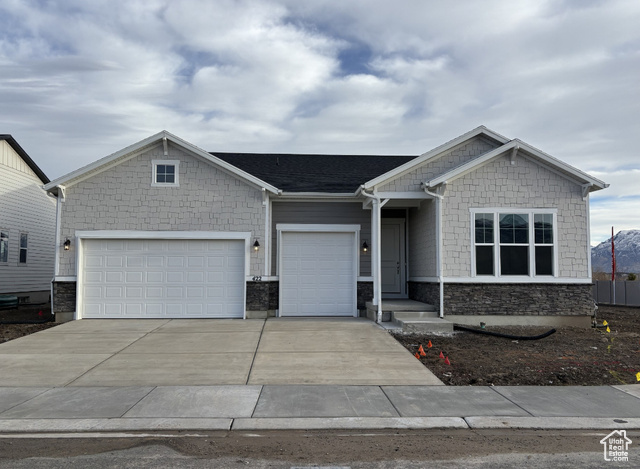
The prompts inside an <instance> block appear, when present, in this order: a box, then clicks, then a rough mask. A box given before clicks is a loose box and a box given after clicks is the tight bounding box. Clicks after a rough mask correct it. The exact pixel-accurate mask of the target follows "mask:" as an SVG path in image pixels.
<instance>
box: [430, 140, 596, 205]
mask: <svg viewBox="0 0 640 469" xmlns="http://www.w3.org/2000/svg"><path fill="white" fill-rule="evenodd" d="M505 156H507V157H508V158H509V159H510V163H511V164H512V165H515V164H517V160H518V159H519V158H525V159H528V160H530V161H531V162H532V163H534V164H537V165H538V166H541V167H544V168H546V169H547V170H549V171H551V172H554V173H556V174H558V175H560V176H561V177H563V178H564V179H565V182H567V181H568V182H570V183H574V184H577V185H580V186H582V196H583V197H586V195H587V194H588V193H589V192H593V191H596V190H600V189H604V188H606V187H609V185H608V184H606V183H604V182H603V181H600V180H599V179H596V178H594V177H592V176H590V175H588V174H587V173H584V172H582V171H580V170H579V169H577V168H574V167H573V166H571V165H569V164H567V163H564V162H562V161H560V160H558V159H556V158H554V157H552V156H551V155H548V154H546V153H544V152H542V151H540V150H538V149H537V148H535V147H532V146H531V145H529V144H527V143H525V142H523V141H521V140H518V139H515V140H511V141H510V142H508V143H506V144H504V145H502V146H500V147H498V148H496V149H494V150H492V151H489V152H487V153H484V154H482V155H480V156H478V157H476V158H473V159H471V160H469V161H468V162H466V163H462V164H460V165H458V166H457V167H455V168H452V169H450V170H449V171H446V172H444V173H443V174H440V175H438V176H436V177H434V178H431V179H427V180H426V181H425V185H426V187H436V186H438V185H440V184H447V183H449V182H451V181H454V180H456V179H458V178H460V177H463V176H465V175H467V174H469V173H473V172H475V171H477V170H478V169H479V168H481V167H483V166H485V165H487V164H490V163H491V162H493V161H494V160H496V159H499V158H503V157H505Z"/></svg>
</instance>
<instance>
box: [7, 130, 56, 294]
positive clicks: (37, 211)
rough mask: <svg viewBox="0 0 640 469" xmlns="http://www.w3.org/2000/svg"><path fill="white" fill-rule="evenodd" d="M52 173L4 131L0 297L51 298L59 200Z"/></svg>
mask: <svg viewBox="0 0 640 469" xmlns="http://www.w3.org/2000/svg"><path fill="white" fill-rule="evenodd" d="M48 182H49V179H48V178H47V176H46V175H45V174H44V173H43V172H42V170H41V169H40V168H38V166H37V165H36V164H35V163H34V162H33V160H32V159H31V158H30V157H29V155H28V154H27V152H25V151H24V150H23V149H22V147H21V146H20V145H19V144H18V142H17V141H16V140H15V139H14V138H13V137H12V136H11V135H0V295H9V296H16V297H17V298H18V300H19V301H20V302H29V303H43V302H46V301H49V297H50V293H51V279H52V277H53V271H54V254H55V250H54V245H55V233H56V202H55V200H54V199H52V198H51V197H49V196H48V195H47V193H46V192H45V191H44V190H43V189H42V185H43V184H46V183H48Z"/></svg>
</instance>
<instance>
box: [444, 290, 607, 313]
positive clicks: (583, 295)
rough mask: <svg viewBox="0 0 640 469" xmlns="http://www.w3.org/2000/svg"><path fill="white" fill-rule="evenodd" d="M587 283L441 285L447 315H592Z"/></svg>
mask: <svg viewBox="0 0 640 469" xmlns="http://www.w3.org/2000/svg"><path fill="white" fill-rule="evenodd" d="M591 288H592V286H591V284H582V283H581V284H557V283H545V284H532V283H528V284H524V283H523V284H515V283H509V284H490V283H483V284H477V283H473V284H469V283H445V285H444V312H445V317H447V316H449V315H499V316H526V315H530V316H581V315H584V316H592V315H593V314H594V311H595V308H594V302H593V297H592V295H591Z"/></svg>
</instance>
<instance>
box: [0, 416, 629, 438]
mask: <svg viewBox="0 0 640 469" xmlns="http://www.w3.org/2000/svg"><path fill="white" fill-rule="evenodd" d="M449 428H451V429H475V430H482V429H530V430H621V429H624V430H640V418H615V419H614V418H593V417H335V418H333V417H332V418H237V419H232V418H115V419H1V420H0V436H3V437H7V435H10V434H20V433H30V434H39V433H78V434H79V435H77V436H79V437H81V436H82V433H93V432H116V431H130V432H134V431H141V432H142V431H145V432H154V431H184V430H189V431H250V430H253V431H258V430H358V429H367V430H384V429H406V430H409V429H415V430H425V429H449ZM87 436H88V435H87Z"/></svg>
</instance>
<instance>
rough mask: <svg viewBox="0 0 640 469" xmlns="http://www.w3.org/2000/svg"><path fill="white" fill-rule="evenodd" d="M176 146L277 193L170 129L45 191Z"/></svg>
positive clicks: (103, 159)
mask: <svg viewBox="0 0 640 469" xmlns="http://www.w3.org/2000/svg"><path fill="white" fill-rule="evenodd" d="M169 145H172V146H173V147H174V148H180V149H181V150H184V151H187V152H189V153H190V154H191V155H192V156H193V157H195V158H198V159H201V160H203V161H204V162H206V163H207V164H209V165H211V166H214V167H216V168H218V169H219V170H221V171H224V172H226V173H227V174H229V175H231V176H232V177H234V178H236V179H237V180H240V181H242V182H243V183H245V184H248V185H251V186H253V187H257V188H260V189H265V190H268V191H269V192H272V193H277V192H278V189H277V188H276V187H274V186H272V185H271V184H268V183H266V182H264V181H262V180H260V179H259V178H257V177H255V176H253V175H252V174H249V173H247V172H245V171H243V170H241V169H239V168H236V167H235V166H233V165H230V164H228V163H226V162H225V161H223V160H221V159H219V158H216V157H215V156H213V155H210V154H209V153H207V152H205V151H204V150H202V149H200V148H198V147H196V146H195V145H192V144H190V143H188V142H186V141H185V140H182V139H181V138H179V137H176V136H175V135H173V134H170V133H169V132H167V131H162V132H160V133H158V134H156V135H153V136H151V137H149V138H147V139H145V140H141V141H140V142H138V143H135V144H133V145H130V146H128V147H126V148H124V149H122V150H120V151H118V152H116V153H113V154H111V155H109V156H106V157H104V158H102V159H100V160H98V161H95V162H93V163H91V164H89V165H87V166H84V167H82V168H80V169H78V170H76V171H73V172H71V173H69V174H67V175H65V176H62V177H60V178H58V179H56V180H55V181H52V182H50V183H49V184H47V185H45V187H44V188H45V190H47V191H48V192H51V193H52V194H57V192H58V188H59V187H60V186H63V187H70V186H72V185H75V184H78V183H79V182H81V181H84V180H86V179H88V178H90V177H93V176H95V175H97V174H99V173H101V172H103V171H107V170H109V169H111V168H113V167H115V166H117V165H120V164H122V163H124V162H126V161H128V160H129V159H132V158H135V157H136V156H138V155H140V154H142V153H144V152H146V151H148V150H150V149H152V148H157V147H161V148H162V153H161V155H162V157H167V155H168V154H169V153H168V147H169Z"/></svg>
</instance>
